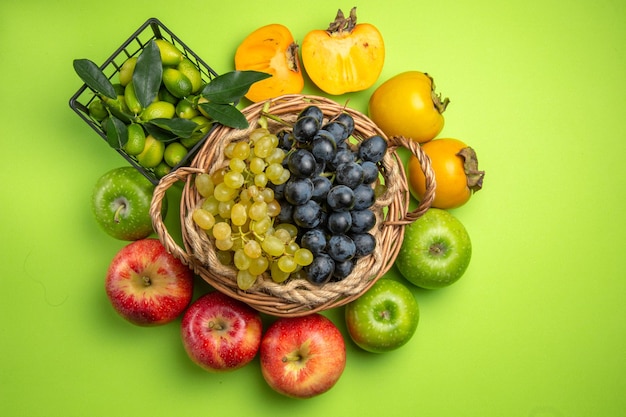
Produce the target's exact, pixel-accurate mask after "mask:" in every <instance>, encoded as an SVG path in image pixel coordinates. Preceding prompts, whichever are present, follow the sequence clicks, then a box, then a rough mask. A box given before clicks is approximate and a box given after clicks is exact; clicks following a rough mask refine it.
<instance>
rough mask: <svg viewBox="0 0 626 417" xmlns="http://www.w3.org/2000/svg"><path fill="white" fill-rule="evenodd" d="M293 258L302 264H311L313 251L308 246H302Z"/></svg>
mask: <svg viewBox="0 0 626 417" xmlns="http://www.w3.org/2000/svg"><path fill="white" fill-rule="evenodd" d="M293 259H294V261H296V263H297V264H298V265H300V266H307V265H311V262H313V253H312V252H311V251H310V250H308V249H307V248H300V249H298V250H297V251H296V252H295V253H294V254H293Z"/></svg>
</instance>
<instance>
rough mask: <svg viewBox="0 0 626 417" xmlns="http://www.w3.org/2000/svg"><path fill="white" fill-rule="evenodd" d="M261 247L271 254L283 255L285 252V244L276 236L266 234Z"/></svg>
mask: <svg viewBox="0 0 626 417" xmlns="http://www.w3.org/2000/svg"><path fill="white" fill-rule="evenodd" d="M261 247H262V248H263V250H264V251H265V253H267V254H268V255H270V256H281V255H282V254H283V253H285V244H284V243H283V241H282V240H280V239H279V238H277V237H276V236H272V235H270V236H266V237H265V239H263V243H262V244H261Z"/></svg>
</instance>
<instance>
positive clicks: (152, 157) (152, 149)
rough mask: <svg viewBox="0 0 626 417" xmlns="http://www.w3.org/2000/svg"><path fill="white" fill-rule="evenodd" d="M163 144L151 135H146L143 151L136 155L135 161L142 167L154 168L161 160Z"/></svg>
mask: <svg viewBox="0 0 626 417" xmlns="http://www.w3.org/2000/svg"><path fill="white" fill-rule="evenodd" d="M164 152H165V144H164V143H163V142H161V141H159V140H157V139H155V138H154V136H152V135H148V136H146V144H145V146H144V148H143V151H141V153H140V154H139V155H137V162H139V165H141V166H142V167H144V168H154V167H156V166H157V165H159V164H160V163H161V161H163V153H164Z"/></svg>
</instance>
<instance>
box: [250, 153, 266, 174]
mask: <svg viewBox="0 0 626 417" xmlns="http://www.w3.org/2000/svg"><path fill="white" fill-rule="evenodd" d="M266 166H267V164H266V163H265V161H264V160H263V159H262V158H259V157H258V156H255V157H253V158H252V159H250V171H251V172H252V173H253V174H260V173H261V172H263V171H264V170H265V167H266Z"/></svg>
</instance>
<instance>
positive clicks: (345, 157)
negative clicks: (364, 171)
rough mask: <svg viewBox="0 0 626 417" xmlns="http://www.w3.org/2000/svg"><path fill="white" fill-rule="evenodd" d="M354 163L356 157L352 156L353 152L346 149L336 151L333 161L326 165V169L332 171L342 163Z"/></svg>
mask: <svg viewBox="0 0 626 417" xmlns="http://www.w3.org/2000/svg"><path fill="white" fill-rule="evenodd" d="M354 161H356V155H355V154H354V152H352V150H350V149H348V148H345V149H338V150H337V153H336V154H335V157H334V158H333V160H332V161H330V162H329V163H328V164H327V165H328V168H330V169H332V170H334V169H336V168H337V167H338V166H339V165H341V164H343V163H348V162H354Z"/></svg>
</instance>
